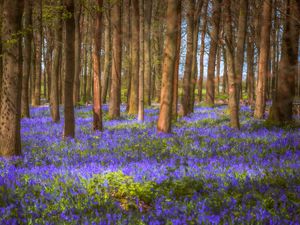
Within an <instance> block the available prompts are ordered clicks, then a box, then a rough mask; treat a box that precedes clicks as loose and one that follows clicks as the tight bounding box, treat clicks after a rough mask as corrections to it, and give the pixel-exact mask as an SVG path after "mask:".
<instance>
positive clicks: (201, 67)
mask: <svg viewBox="0 0 300 225" xmlns="http://www.w3.org/2000/svg"><path fill="white" fill-rule="evenodd" d="M207 7H208V0H204V7H203V8H204V17H203V20H202V27H201V47H200V65H199V80H198V97H199V102H201V101H202V87H203V74H204V73H203V71H204V53H205V36H206V29H207Z"/></svg>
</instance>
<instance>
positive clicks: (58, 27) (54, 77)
mask: <svg viewBox="0 0 300 225" xmlns="http://www.w3.org/2000/svg"><path fill="white" fill-rule="evenodd" d="M58 5H59V2H58ZM61 17H62V14H61V13H59V14H58V16H57V18H55V20H56V21H55V33H54V40H55V42H54V53H53V60H52V65H51V92H50V112H51V117H52V121H53V122H55V123H57V122H58V121H59V120H60V116H59V87H58V85H59V83H58V82H59V73H60V66H59V62H60V59H61V51H62V44H61V43H62V18H61Z"/></svg>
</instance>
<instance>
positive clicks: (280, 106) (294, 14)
mask: <svg viewBox="0 0 300 225" xmlns="http://www.w3.org/2000/svg"><path fill="white" fill-rule="evenodd" d="M299 15H300V3H299V1H296V0H288V1H287V7H286V21H285V26H284V31H283V37H282V53H281V60H280V63H279V77H278V86H277V93H276V96H275V99H274V102H273V104H272V107H271V111H270V115H269V120H270V121H272V122H275V123H285V122H290V121H292V119H293V110H292V107H293V99H294V96H295V86H296V85H295V84H296V83H295V74H297V70H298V51H299V44H298V43H299V32H300V28H299V19H300V16H299ZM297 20H298V21H297Z"/></svg>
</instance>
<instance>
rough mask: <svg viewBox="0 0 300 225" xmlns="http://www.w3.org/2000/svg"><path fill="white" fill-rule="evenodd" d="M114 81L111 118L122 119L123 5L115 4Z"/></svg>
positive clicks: (113, 30) (113, 14)
mask: <svg viewBox="0 0 300 225" xmlns="http://www.w3.org/2000/svg"><path fill="white" fill-rule="evenodd" d="M111 14H112V21H111V23H112V37H113V40H112V43H113V45H112V50H113V51H112V79H111V89H110V97H109V117H110V118H111V119H116V118H118V117H120V104H121V65H122V40H121V33H122V30H121V15H122V14H121V3H115V4H114V6H113V8H112V13H111Z"/></svg>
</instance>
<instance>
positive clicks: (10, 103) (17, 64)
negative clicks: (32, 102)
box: [0, 0, 24, 157]
mask: <svg viewBox="0 0 300 225" xmlns="http://www.w3.org/2000/svg"><path fill="white" fill-rule="evenodd" d="M23 4H24V2H23V1H22V0H4V1H3V11H2V13H3V21H2V32H3V33H2V40H3V83H2V94H1V96H2V98H1V104H0V107H1V110H0V111H1V114H0V124H1V126H0V156H4V157H10V156H14V155H20V154H21V133H20V114H21V85H22V42H21V36H18V37H17V38H18V41H17V42H16V43H10V40H12V39H14V38H15V34H18V32H20V31H21V21H22V12H23Z"/></svg>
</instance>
